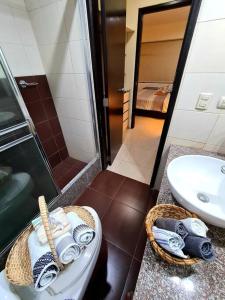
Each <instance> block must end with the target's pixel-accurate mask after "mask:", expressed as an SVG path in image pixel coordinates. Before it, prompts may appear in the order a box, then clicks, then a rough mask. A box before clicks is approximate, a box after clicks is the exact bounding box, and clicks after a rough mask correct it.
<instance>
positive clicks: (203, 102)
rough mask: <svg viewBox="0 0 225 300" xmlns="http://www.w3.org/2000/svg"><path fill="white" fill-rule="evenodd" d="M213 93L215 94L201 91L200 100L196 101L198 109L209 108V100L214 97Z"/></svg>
mask: <svg viewBox="0 0 225 300" xmlns="http://www.w3.org/2000/svg"><path fill="white" fill-rule="evenodd" d="M212 95H213V94H211V93H201V94H200V95H199V97H198V101H197V103H196V106H195V108H196V109H198V110H207V109H208V105H209V102H210V101H211V99H212Z"/></svg>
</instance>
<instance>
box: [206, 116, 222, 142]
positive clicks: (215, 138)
mask: <svg viewBox="0 0 225 300" xmlns="http://www.w3.org/2000/svg"><path fill="white" fill-rule="evenodd" d="M207 143H208V144H211V145H223V147H225V115H221V116H219V118H218V121H217V122H216V125H215V127H214V129H213V131H212V132H211V134H210V136H209V139H208V140H207Z"/></svg>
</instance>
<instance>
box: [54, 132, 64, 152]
mask: <svg viewBox="0 0 225 300" xmlns="http://www.w3.org/2000/svg"><path fill="white" fill-rule="evenodd" d="M54 139H55V142H56V145H57V148H58V149H62V148H65V147H66V144H65V140H64V137H63V134H62V133H59V134H58V135H56V136H54Z"/></svg>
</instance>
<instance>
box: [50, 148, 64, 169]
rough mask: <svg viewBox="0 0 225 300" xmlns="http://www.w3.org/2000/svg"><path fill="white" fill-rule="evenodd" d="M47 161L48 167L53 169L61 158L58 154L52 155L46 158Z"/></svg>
mask: <svg viewBox="0 0 225 300" xmlns="http://www.w3.org/2000/svg"><path fill="white" fill-rule="evenodd" d="M48 161H49V163H50V166H51V167H52V168H54V167H55V166H57V165H58V164H59V163H60V162H61V158H60V155H59V153H58V152H56V153H54V154H53V155H51V156H49V157H48Z"/></svg>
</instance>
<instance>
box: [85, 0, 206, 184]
mask: <svg viewBox="0 0 225 300" xmlns="http://www.w3.org/2000/svg"><path fill="white" fill-rule="evenodd" d="M87 2H89V3H90V1H87ZM96 2H97V1H96ZM100 3H101V7H100V8H99V7H98V12H97V13H96V10H95V9H96V7H94V4H92V5H90V6H89V30H90V32H91V35H92V40H91V44H92V61H93V68H94V69H95V71H96V74H95V75H96V78H95V90H96V91H98V93H97V92H96V104H97V106H99V110H98V122H99V128H100V131H101V132H100V139H101V134H102V137H103V141H104V143H105V144H107V146H104V145H102V148H103V151H101V153H102V162H103V166H104V167H105V168H107V169H108V170H110V171H113V172H115V173H119V174H121V175H124V176H127V177H130V178H133V179H136V180H138V181H141V182H144V183H147V184H148V185H149V184H150V186H151V187H152V186H153V185H154V181H155V178H156V175H157V171H158V166H159V163H160V159H161V155H162V151H163V147H164V143H165V140H166V136H167V132H168V129H169V124H170V120H171V117H172V113H173V108H174V105H175V101H176V97H177V93H178V90H179V85H180V81H181V78H182V74H183V70H184V66H185V62H186V59H187V54H188V51H189V47H190V44H191V39H192V36H193V32H194V28H195V24H196V20H197V16H198V12H199V8H200V4H201V1H197V2H196V1H189V0H180V1H170V2H166V3H163V4H159V5H154V6H149V7H144V8H139V10H138V28H137V35H135V39H136V40H137V42H136V48H135V49H136V61H135V68H134V70H131V68H130V72H134V80H133V82H132V83H131V84H130V85H125V86H124V87H123V88H120V89H119V86H118V89H117V90H115V88H114V89H112V85H111V86H110V82H115V81H114V80H113V76H117V74H116V68H115V69H114V72H111V73H110V72H109V70H110V67H109V63H110V58H111V54H112V51H115V50H116V49H117V48H116V46H118V44H117V45H116V44H114V45H113V47H111V46H110V41H111V39H112V38H113V35H109V34H108V33H109V32H108V29H109V24H108V23H107V21H111V24H110V25H111V26H112V25H113V26H115V25H116V20H117V21H118V20H119V19H118V17H121V16H124V12H122V11H121V10H120V9H118V8H116V6H115V5H114V7H113V8H112V7H110V5H109V4H110V1H100ZM95 6H98V4H95ZM110 9H111V10H110ZM121 12H122V13H121ZM126 13H128V12H126ZM94 14H95V15H94ZM97 19H98V20H97ZM99 19H100V20H101V22H99ZM113 19H115V22H113ZM120 24H121V23H120ZM117 25H118V23H117ZM126 25H127V24H126ZM99 27H100V30H99ZM123 30H124V31H123ZM135 30H136V29H134V30H133V29H132V28H128V27H127V28H126V31H127V34H126V37H127V38H126V41H127V42H129V40H130V37H131V36H132V34H134V33H133V31H135ZM96 31H98V32H101V33H102V34H101V35H99V34H98V33H97V34H96ZM124 34H125V28H122V27H121V28H120V29H119V30H117V40H119V36H121V37H123V35H124ZM120 41H122V39H121V40H120ZM99 42H100V44H101V47H100V49H99ZM111 42H112V41H111ZM120 46H121V43H120ZM95 48H96V49H98V51H97V50H95ZM99 50H101V55H99ZM117 50H118V49H117ZM116 61H118V62H119V60H114V62H115V63H116ZM125 64H126V56H125ZM118 65H121V64H118ZM114 67H115V66H114ZM120 75H121V74H120ZM125 75H127V74H125ZM100 76H101V78H102V80H101V81H102V82H103V84H102V85H101V84H100V83H99V81H100V80H99V79H100ZM107 76H108V77H107ZM109 77H110V80H109ZM131 77H132V76H131ZM117 78H118V76H117ZM122 84H123V83H122V82H121V83H120V86H121V87H122V86H123V85H122ZM110 92H112V93H111V98H110V95H109V94H110ZM119 92H120V95H119V98H118V93H119ZM122 93H123V94H122ZM115 95H116V96H117V101H118V102H119V103H120V107H119V106H115V105H114V106H113V105H112V104H113V103H114V98H115ZM108 96H109V97H108ZM121 103H122V105H121ZM117 107H119V109H117ZM121 107H122V109H121ZM113 109H114V110H113ZM110 111H114V113H116V114H117V119H118V120H119V121H120V122H121V123H120V126H121V125H122V126H123V131H122V132H121V134H122V139H121V140H120V144H119V143H117V145H116V146H117V150H116V152H115V151H114V152H113V155H112V152H111V150H112V149H113V146H114V145H113V144H112V143H113V139H112V137H113V133H114V132H113V130H114V127H113V126H111V124H110V122H109V117H110ZM129 111H130V112H132V113H130V116H129V118H130V121H131V127H130V128H127V124H128V123H129V120H128V118H127V117H128V115H129ZM119 115H120V117H118V116H119ZM135 121H136V122H135ZM122 126H121V127H122ZM102 128H103V129H105V133H106V134H105V135H104V132H103V130H102ZM117 141H118V140H117ZM107 147H108V148H107ZM114 149H115V148H114Z"/></svg>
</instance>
